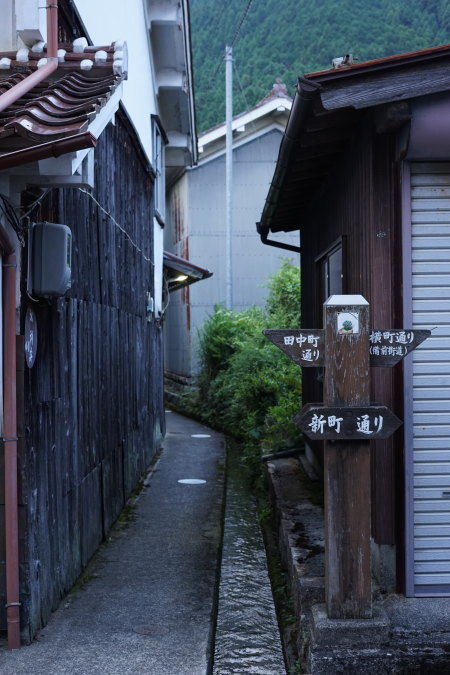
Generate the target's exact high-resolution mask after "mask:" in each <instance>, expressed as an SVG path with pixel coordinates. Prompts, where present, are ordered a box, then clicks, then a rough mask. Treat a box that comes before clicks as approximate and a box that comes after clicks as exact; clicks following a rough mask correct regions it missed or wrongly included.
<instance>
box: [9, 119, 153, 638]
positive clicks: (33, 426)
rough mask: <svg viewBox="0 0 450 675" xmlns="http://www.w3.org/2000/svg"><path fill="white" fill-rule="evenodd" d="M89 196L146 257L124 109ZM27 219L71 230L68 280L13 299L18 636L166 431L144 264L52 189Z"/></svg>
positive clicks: (56, 596) (74, 193) (97, 535)
mask: <svg viewBox="0 0 450 675" xmlns="http://www.w3.org/2000/svg"><path fill="white" fill-rule="evenodd" d="M94 195H95V197H96V199H98V201H99V202H100V203H101V204H102V205H103V206H104V207H105V208H106V210H107V211H109V212H110V213H111V214H112V215H113V216H114V218H115V219H116V220H117V221H118V222H119V223H120V225H121V226H122V227H124V228H125V230H126V231H127V232H128V233H129V234H130V236H131V237H132V239H133V240H134V241H135V242H136V243H137V245H138V246H139V247H140V248H142V250H143V251H144V253H145V255H146V256H147V257H149V258H151V259H153V174H152V172H151V170H150V169H149V167H148V166H147V165H146V164H145V162H144V160H143V158H142V156H141V153H140V151H139V149H138V147H137V145H136V139H135V137H134V132H133V131H132V130H131V129H130V128H129V125H128V123H127V121H126V118H125V116H124V115H123V114H122V113H119V114H118V115H117V116H116V124H115V125H112V124H110V125H109V126H108V127H107V128H106V129H105V131H104V132H103V133H102V135H101V136H100V138H99V141H98V146H97V148H96V150H95V190H94ZM34 215H35V220H50V221H53V222H60V223H65V224H67V225H69V226H70V227H71V229H72V233H73V264H72V275H73V284H72V288H71V290H70V292H69V293H68V294H67V296H66V297H63V298H60V299H54V300H50V301H45V300H44V301H40V302H39V303H38V304H34V303H32V302H31V301H29V300H28V299H27V297H26V295H25V294H23V295H22V329H23V319H24V314H25V310H26V307H27V306H28V304H30V305H32V306H33V309H34V311H35V312H36V314H37V319H38V355H37V359H36V363H35V365H34V367H33V368H32V369H31V370H29V369H28V368H26V367H25V369H24V372H23V373H22V374H21V379H20V380H19V382H20V381H22V385H23V386H22V388H21V387H20V386H19V391H21V392H22V393H21V394H20V396H21V398H22V399H23V405H22V406H21V408H22V409H21V411H19V417H20V418H21V419H20V423H21V427H22V430H21V435H24V439H23V440H22V442H21V458H20V461H21V466H20V475H21V507H20V510H21V540H22V546H21V549H22V550H21V557H22V568H21V592H22V598H21V599H22V602H23V608H22V610H23V611H22V614H23V619H24V633H25V637H32V636H33V635H34V634H35V632H36V630H38V629H39V628H40V626H41V625H43V624H45V623H46V621H47V620H48V618H49V615H50V613H51V611H52V610H54V609H55V608H56V607H57V605H58V602H59V600H60V599H61V597H62V596H63V595H64V593H66V592H67V591H68V590H69V589H70V588H71V586H72V585H73V583H74V581H75V580H76V579H77V577H78V576H79V575H80V573H81V572H82V570H83V568H84V567H85V566H86V564H87V562H88V561H89V559H90V558H91V556H92V555H93V553H94V552H95V550H96V548H97V547H98V545H99V544H100V542H101V541H102V539H103V538H104V537H105V534H106V533H107V531H108V529H109V528H110V527H111V525H112V524H113V523H114V521H115V520H116V519H117V517H118V515H119V513H120V511H121V509H122V508H123V506H124V503H125V501H126V499H127V498H128V497H129V496H130V493H131V492H132V491H133V489H134V488H135V487H136V485H137V483H138V480H139V478H140V476H141V475H142V474H143V472H144V470H145V469H146V467H147V466H148V465H149V463H150V461H151V459H152V457H153V455H154V453H155V450H156V448H157V444H158V441H159V439H160V437H161V434H162V433H163V432H164V429H163V425H164V422H163V420H164V411H163V391H162V386H163V377H162V372H163V365H162V364H163V355H162V335H161V332H162V331H161V328H160V327H159V326H158V325H157V323H155V321H154V320H153V319H152V320H151V321H148V320H147V313H146V306H147V292H150V293H151V294H152V295H153V284H154V275H153V266H152V264H151V263H150V262H147V261H146V260H145V259H144V258H143V256H142V255H141V253H139V252H138V251H137V250H136V248H135V247H133V246H132V245H131V244H130V242H129V241H128V240H127V238H126V237H125V236H124V234H123V233H122V232H121V231H119V229H117V227H115V226H114V224H113V223H112V222H111V220H110V219H109V218H108V217H107V216H106V215H105V214H103V213H102V212H101V210H100V209H99V208H98V207H97V205H96V204H95V203H94V202H93V201H92V200H91V199H90V198H89V197H88V196H87V195H86V194H83V193H82V192H80V191H79V190H77V189H75V188H67V189H59V190H56V189H55V190H52V191H51V193H50V194H49V196H48V197H47V198H46V199H45V201H44V202H43V203H42V207H40V208H39V210H38V211H37V212H36V213H35V214H34ZM22 282H23V283H24V282H25V278H23V279H22ZM19 367H20V369H22V370H23V360H22V359H21V357H20V356H19ZM0 527H1V528H3V520H2V521H1V525H0ZM1 539H2V540H3V536H2V537H1ZM3 560H4V557H3ZM3 589H4V584H3V585H2V589H1V590H2V591H3ZM3 604H4V603H1V606H2V607H3ZM2 612H3V610H2ZM1 616H2V624H3V625H4V615H3V613H2V615H1Z"/></svg>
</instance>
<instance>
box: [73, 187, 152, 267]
mask: <svg viewBox="0 0 450 675" xmlns="http://www.w3.org/2000/svg"><path fill="white" fill-rule="evenodd" d="M76 189H77V190H79V191H80V192H83V193H84V194H85V195H87V196H88V197H90V199H92V201H93V202H95V204H97V206H98V208H99V209H100V210H101V211H102V212H103V213H104V214H105V216H108V218H109V219H110V220H111V221H112V222H113V223H114V225H115V226H116V227H117V229H118V230H120V231H121V232H122V234H124V235H125V237H126V238H127V239H128V241H129V242H130V244H131V245H132V246H133V247H134V248H135V249H136V251H138V252H139V253H140V254H141V256H142V257H143V258H144V260H146V261H147V262H149V263H150V264H151V265H153V267H154V266H155V263H154V262H153V260H152V259H151V258H148V257H147V256H146V255H145V253H144V251H143V250H142V248H141V247H140V246H138V244H137V243H136V242H135V241H134V239H133V238H132V237H131V235H130V234H129V233H128V232H127V231H126V230H125V229H124V228H123V227H122V225H119V223H118V222H117V220H116V219H115V218H114V216H113V215H111V213H110V212H109V211H108V210H107V209H105V208H104V207H103V206H102V205H101V204H100V202H99V201H98V200H97V199H96V198H95V197H94V195H92V194H91V193H90V192H89V191H88V190H85V189H84V188H81V187H77V188H76Z"/></svg>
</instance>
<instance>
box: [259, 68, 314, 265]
mask: <svg viewBox="0 0 450 675" xmlns="http://www.w3.org/2000/svg"><path fill="white" fill-rule="evenodd" d="M321 88H322V87H321V85H320V84H318V83H316V82H313V81H312V80H307V79H306V78H304V77H299V79H298V84H297V91H296V94H295V98H294V102H293V104H292V109H291V113H290V115H289V119H288V123H287V126H286V131H285V133H284V135H283V138H282V140H281V145H280V151H279V153H278V160H277V165H276V168H275V173H274V175H273V179H272V183H271V184H270V188H269V193H268V195H267V199H266V203H265V205H264V210H263V213H262V216H261V222H260V223H258V224H257V230H258V233H259V235H260V237H261V241H262V243H263V244H267V245H269V246H276V247H277V248H282V249H285V250H287V251H295V252H296V253H300V247H299V246H292V245H291V244H284V243H282V242H278V241H275V240H273V239H268V236H269V230H270V221H271V219H272V216H273V213H274V211H275V208H276V207H277V206H278V201H279V199H280V194H281V187H282V184H283V181H284V178H285V176H286V174H287V172H288V171H289V169H290V166H291V163H292V161H293V159H294V156H295V150H296V148H297V144H298V142H299V141H300V137H301V134H302V132H303V128H304V126H305V123H306V120H307V118H308V115H309V112H310V110H311V107H312V104H313V103H314V100H315V98H316V96H317V95H318V94H319V92H320V90H321Z"/></svg>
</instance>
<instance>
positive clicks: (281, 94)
mask: <svg viewBox="0 0 450 675" xmlns="http://www.w3.org/2000/svg"><path fill="white" fill-rule="evenodd" d="M277 85H278V87H277ZM277 98H285V99H286V100H287V101H289V102H290V103H292V97H291V96H289V93H288V90H287V87H286V85H285V84H284V83H283V82H282V81H281V78H280V77H277V78H276V80H275V83H274V85H273V87H272V89H271V90H270V91H269V93H268V94H266V95H265V96H264V98H262V99H261V100H260V101H258V103H255V105H253V106H251V108H247V110H244V111H243V112H240V113H238V114H237V115H233V121H235V120H238V119H240V118H241V117H244V115H247V114H248V113H250V112H252V111H253V110H257V109H258V108H260V107H261V106H263V105H264V104H265V103H268V102H269V101H272V100H275V99H277ZM225 124H226V122H220V124H215V125H214V126H213V127H210V128H209V129H206V131H202V133H201V134H199V138H202V137H203V136H206V134H210V133H211V131H214V130H215V129H220V127H223V126H225Z"/></svg>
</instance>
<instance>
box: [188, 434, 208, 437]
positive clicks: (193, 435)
mask: <svg viewBox="0 0 450 675" xmlns="http://www.w3.org/2000/svg"><path fill="white" fill-rule="evenodd" d="M191 438H211V434H191Z"/></svg>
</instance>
